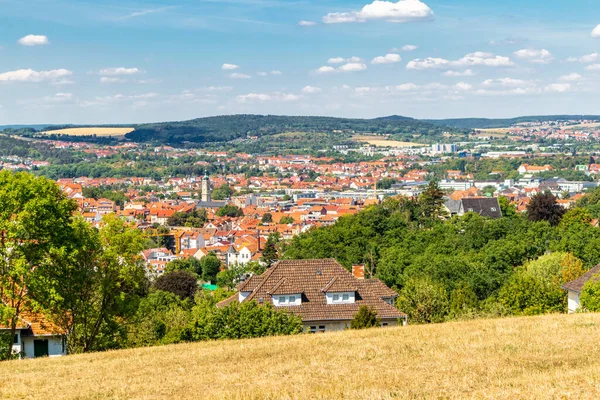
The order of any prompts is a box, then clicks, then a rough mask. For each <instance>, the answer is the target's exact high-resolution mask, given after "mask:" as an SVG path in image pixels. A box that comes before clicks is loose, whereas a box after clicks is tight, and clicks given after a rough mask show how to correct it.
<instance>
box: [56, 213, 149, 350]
mask: <svg viewBox="0 0 600 400" xmlns="http://www.w3.org/2000/svg"><path fill="white" fill-rule="evenodd" d="M103 224H104V225H103V226H102V228H101V229H100V230H99V231H97V230H95V229H93V228H92V227H91V226H89V225H88V224H86V223H85V222H84V221H83V220H77V221H75V224H74V226H75V232H76V235H75V236H76V238H77V241H78V243H77V245H76V246H74V248H73V250H72V252H71V255H70V262H68V263H67V266H65V267H63V268H62V269H61V271H62V274H61V275H55V279H56V281H57V282H59V283H60V284H59V285H58V286H57V296H56V299H55V301H54V302H52V303H49V306H50V307H51V309H52V311H53V314H54V315H57V316H58V319H57V322H58V323H59V324H60V325H61V326H63V327H64V328H65V329H67V330H68V331H69V332H70V335H69V342H68V345H69V351H70V352H89V351H94V350H105V349H110V348H115V347H118V346H119V345H120V344H119V342H118V340H119V336H120V335H123V334H124V332H122V331H123V330H124V329H125V322H126V321H127V320H128V318H130V317H132V316H133V314H134V313H135V311H136V307H137V304H138V302H139V300H140V298H142V297H143V296H144V295H145V294H146V292H147V288H148V281H147V278H146V269H145V266H144V264H143V261H142V259H141V257H140V253H141V251H142V250H143V248H144V238H143V235H142V233H141V231H139V230H137V229H135V228H134V227H133V226H132V225H129V224H128V223H126V222H124V221H123V220H121V219H119V218H118V217H116V216H115V215H107V216H105V217H104V219H103ZM61 316H62V317H61Z"/></svg>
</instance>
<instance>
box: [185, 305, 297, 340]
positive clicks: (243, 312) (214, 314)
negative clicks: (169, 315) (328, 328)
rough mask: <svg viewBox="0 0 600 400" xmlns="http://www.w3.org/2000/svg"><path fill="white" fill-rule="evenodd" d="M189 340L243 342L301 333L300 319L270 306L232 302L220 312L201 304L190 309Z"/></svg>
mask: <svg viewBox="0 0 600 400" xmlns="http://www.w3.org/2000/svg"><path fill="white" fill-rule="evenodd" d="M192 321H193V322H192V323H191V337H192V340H211V339H213V340H214V339H245V338H256V337H265V336H275V335H294V334H298V333H301V332H302V319H301V318H300V317H297V316H295V315H293V314H288V313H287V312H285V311H283V310H276V309H274V308H273V306H272V305H270V304H266V305H259V304H258V303H256V302H255V301H247V302H243V303H241V304H240V303H238V302H234V303H232V304H231V305H229V306H227V307H223V308H217V307H215V306H214V305H210V303H208V304H207V303H202V304H199V305H197V306H195V307H194V308H193V309H192Z"/></svg>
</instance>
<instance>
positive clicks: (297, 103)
mask: <svg viewBox="0 0 600 400" xmlns="http://www.w3.org/2000/svg"><path fill="white" fill-rule="evenodd" d="M599 24H600V2H598V1H592V0H577V1H571V2H567V1H564V0H546V1H537V0H533V1H516V0H504V1H501V2H498V1H493V2H492V1H481V0H479V1H475V0H445V1H441V0H430V1H428V0H424V1H423V2H421V1H419V0H400V1H391V2H387V1H377V0H376V1H374V2H369V1H368V0H362V1H357V0H344V1H342V0H318V1H316V0H194V1H192V0H187V1H170V2H166V1H158V0H151V1H127V0H126V1H113V0H102V1H95V2H94V1H77V2H74V1H66V0H58V1H57V0H35V1H27V0H0V26H2V29H0V46H1V48H0V125H3V124H16V123H27V124H32V123H81V124H82V123H90V124H91V123H132V122H150V121H164V120H181V119H189V118H195V117H201V116H209V115H221V114H236V113H262V114H294V115H331V116H346V117H378V116H384V115H391V114H399V115H406V116H411V117H417V118H447V117H471V116H476V117H509V116H518V115H529V114H558V113H560V114H562V113H594V114H598V113H600V110H599V108H598V105H599V101H598V96H597V95H596V92H597V90H598V89H599V88H600V55H599V54H597V53H596V52H600V27H599V28H597V29H596V27H598V26H599Z"/></svg>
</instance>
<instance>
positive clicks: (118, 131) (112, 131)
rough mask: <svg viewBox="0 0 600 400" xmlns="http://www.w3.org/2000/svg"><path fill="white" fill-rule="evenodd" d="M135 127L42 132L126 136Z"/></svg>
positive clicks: (71, 134)
mask: <svg viewBox="0 0 600 400" xmlns="http://www.w3.org/2000/svg"><path fill="white" fill-rule="evenodd" d="M134 130H135V128H102V127H97V128H95V127H90V128H67V129H58V130H51V131H45V132H42V134H44V135H69V136H93V135H96V136H125V135H126V134H128V133H129V132H133V131H134Z"/></svg>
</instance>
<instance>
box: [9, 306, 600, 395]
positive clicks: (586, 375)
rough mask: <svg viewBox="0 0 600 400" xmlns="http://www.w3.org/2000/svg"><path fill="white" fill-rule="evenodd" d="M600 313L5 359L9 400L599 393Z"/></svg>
mask: <svg viewBox="0 0 600 400" xmlns="http://www.w3.org/2000/svg"><path fill="white" fill-rule="evenodd" d="M599 337H600V314H577V315H551V316H542V317H526V318H511V319H498V320H477V321H467V322H453V323H446V324H439V325H429V326H408V327H399V328H387V329H375V330H367V331H356V332H349V331H346V332H340V333H328V334H324V335H301V336H295V337H276V338H266V339H253V340H239V341H222V342H204V343H193V344H182V345H175V346H164V347H155V348H143V349H134V350H122V351H114V352H108V353H98V354H86V355H75V356H68V357H62V358H53V359H42V360H40V359H38V360H26V361H11V362H5V363H0V375H1V376H4V379H3V382H2V384H1V385H0V398H3V399H19V398H39V399H53V400H54V399H105V398H113V399H170V398H177V399H196V398H210V399H395V398H418V399H422V398H444V399H446V398H451V399H464V398H476V399H520V398H525V399H546V398H572V399H582V398H588V399H593V398H599V397H600V383H599V382H600V346H598V338H599Z"/></svg>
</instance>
